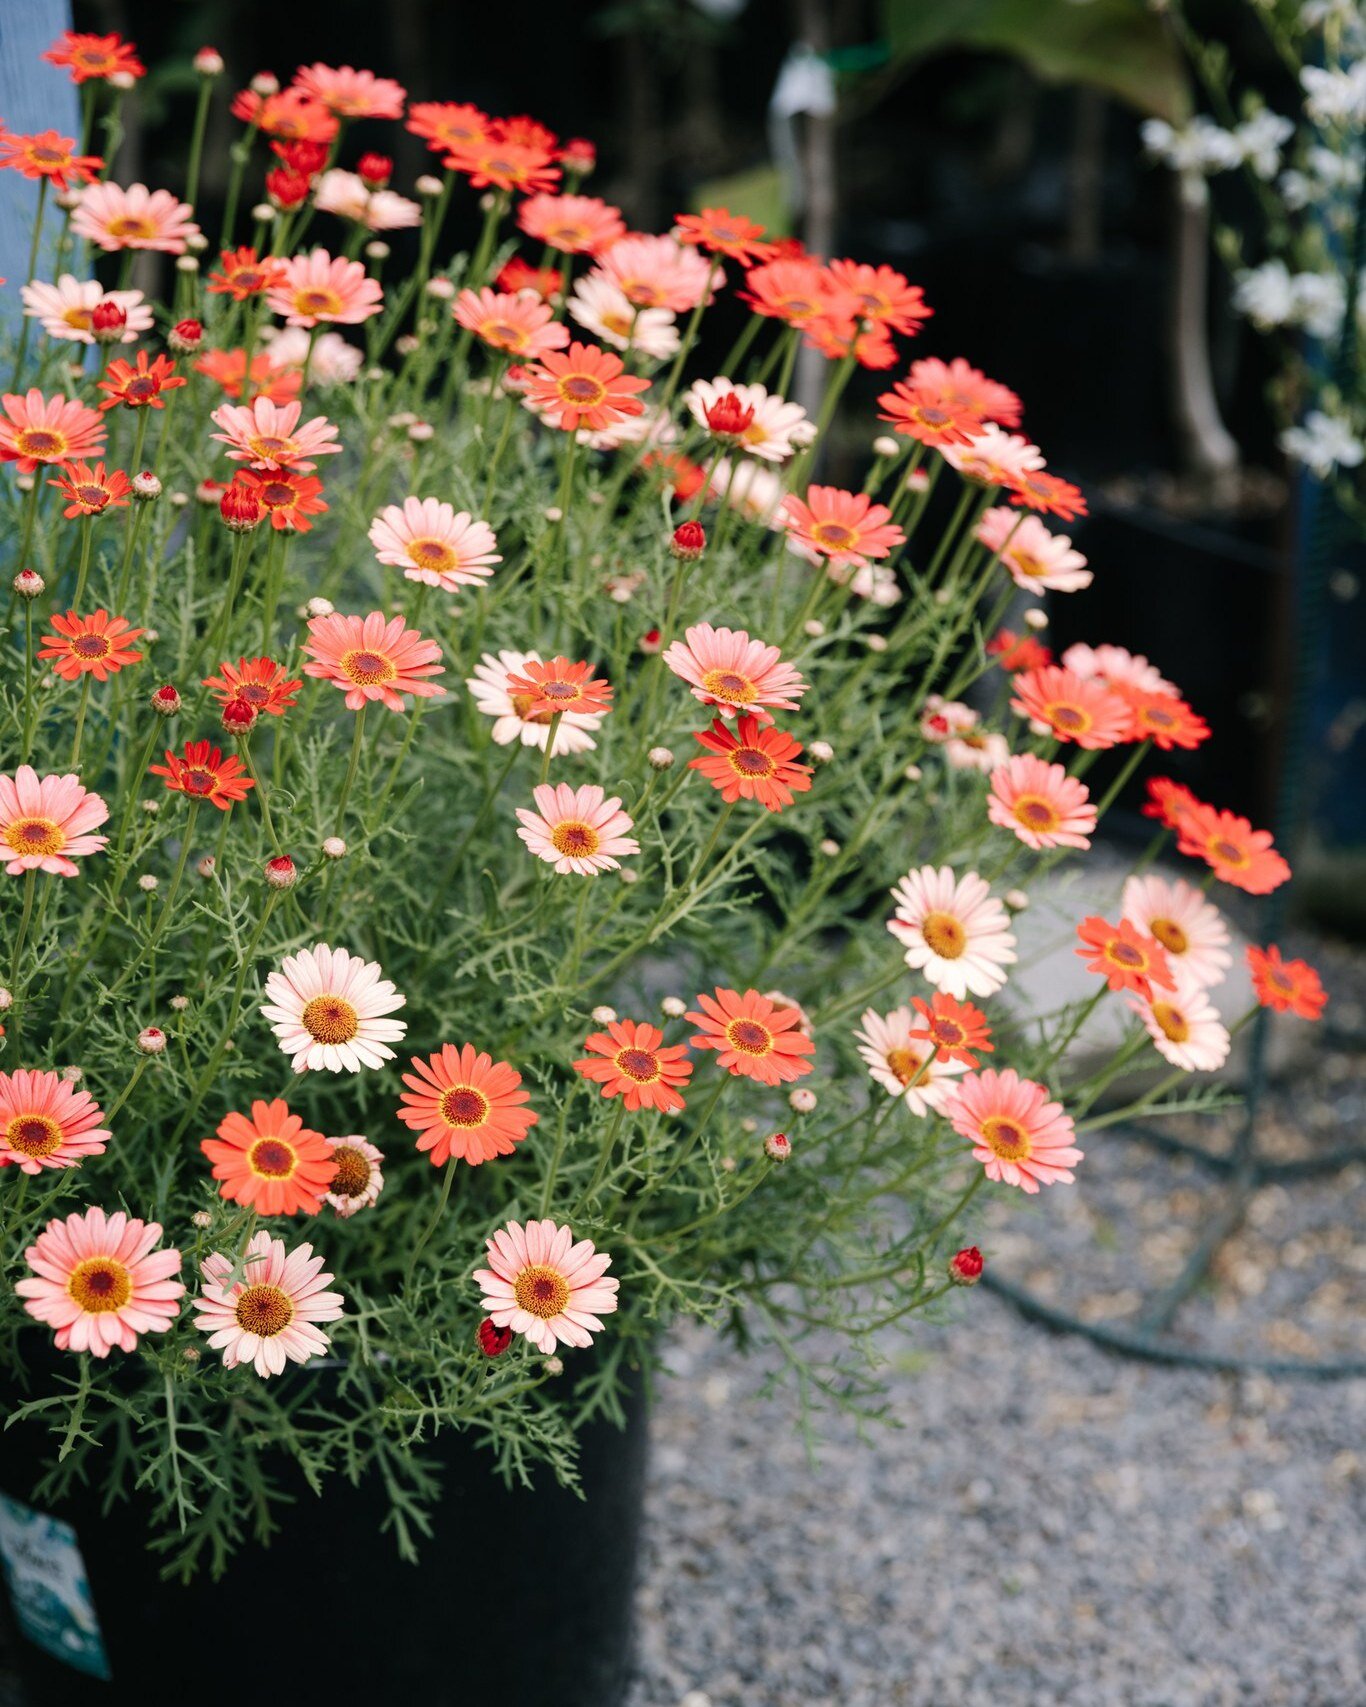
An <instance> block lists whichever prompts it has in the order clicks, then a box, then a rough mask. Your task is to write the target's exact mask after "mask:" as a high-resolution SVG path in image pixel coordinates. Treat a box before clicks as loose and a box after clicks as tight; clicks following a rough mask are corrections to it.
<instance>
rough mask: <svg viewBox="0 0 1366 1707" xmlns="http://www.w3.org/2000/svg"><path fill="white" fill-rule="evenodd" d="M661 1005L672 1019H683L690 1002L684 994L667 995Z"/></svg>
mask: <svg viewBox="0 0 1366 1707" xmlns="http://www.w3.org/2000/svg"><path fill="white" fill-rule="evenodd" d="M659 1005H660V1007H661V1009H662V1010H663V1011H664V1012H665V1013H666V1014H667V1015H668V1016H669V1018H670V1019H682V1018H683V1015H684V1014H685V1013H687V1011H688V1004H687V1003H686V1002H685V1001H684V1000H683V998H682V996H665V998H664V1000H663V1001H662V1002H661V1003H660V1004H659Z"/></svg>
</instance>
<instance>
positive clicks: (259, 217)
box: [251, 202, 275, 225]
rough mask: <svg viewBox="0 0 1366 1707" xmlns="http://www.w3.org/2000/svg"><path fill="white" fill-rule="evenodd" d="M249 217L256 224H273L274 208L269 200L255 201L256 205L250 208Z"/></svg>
mask: <svg viewBox="0 0 1366 1707" xmlns="http://www.w3.org/2000/svg"><path fill="white" fill-rule="evenodd" d="M251 217H252V218H253V219H254V220H255V221H256V223H257V224H258V225H274V223H275V209H274V208H273V207H272V206H271V205H270V203H269V202H257V204H256V206H255V207H254V208H253V209H252V210H251Z"/></svg>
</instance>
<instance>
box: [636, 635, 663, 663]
mask: <svg viewBox="0 0 1366 1707" xmlns="http://www.w3.org/2000/svg"><path fill="white" fill-rule="evenodd" d="M639 645H640V650H641V651H642V652H643V653H644V654H645V655H646V657H647V658H648V657H653V656H654V654H655V653H656V652H658V650H659V647H660V638H659V630H658V629H657V628H647V629H646V631H645V633H644V634H642V635H641V637H640V642H639Z"/></svg>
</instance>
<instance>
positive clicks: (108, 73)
mask: <svg viewBox="0 0 1366 1707" xmlns="http://www.w3.org/2000/svg"><path fill="white" fill-rule="evenodd" d="M39 57H40V58H41V59H42V60H43V61H44V62H45V63H46V64H48V65H64V66H65V67H66V68H67V70H68V71H69V72H70V73H71V81H72V82H73V83H88V82H89V81H90V80H91V79H92V78H97V79H100V80H102V81H104V82H107V81H108V80H109V79H110V78H111V77H114V76H123V77H145V76H146V75H147V67H146V66H145V65H144V64H143V63H142V61H141V60H140V59H139V58H138V56H137V53H136V52H135V51H134V48H133V44H132V43H131V42H126V41H124V39H123V37H122V36H119V35H108V36H99V35H91V34H89V33H87V32H86V31H84V30H63V31H62V33H61V35H59V36H58V37H57V39H56V41H55V42H53V44H52V46H51V47H49V48H47V49H45V50H44V52H43V53H42V54H40V55H39Z"/></svg>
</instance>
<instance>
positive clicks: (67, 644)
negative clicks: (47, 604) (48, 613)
mask: <svg viewBox="0 0 1366 1707" xmlns="http://www.w3.org/2000/svg"><path fill="white" fill-rule="evenodd" d="M52 626H53V628H55V629H56V631H57V632H56V633H55V634H45V635H44V636H43V638H42V643H41V644H40V645H39V647H38V658H39V661H40V662H42V663H51V664H52V668H53V671H54V672H55V673H56V674H57V675H59V676H61V677H62V679H63V680H64V681H68V682H74V681H75V680H76V678H77V677H78V676H83V675H91V676H94V678H95V680H96V681H97V682H104V681H108V679H109V677H110V676H112V675H117V673H118V672H119V671H120V670H122V669H123V668H124V667H125V666H126V665H128V664H137V663H140V662H141V661H142V653H141V652H135V651H133V649H132V643H133V641H135V640H136V639H137V638H138V637H139V636H140V635H141V634H142V633H143V632H144V630H142V629H141V628H130V627H129V625H128V623H127V621H126V619H125V618H123V617H121V616H110V614H109V612H108V611H107V610H97V611H95V612H94V614H93V615H91V616H77V615H76V613H75V611H74V610H69V611H67V613H66V615H65V616H63V615H62V613H61V612H60V611H54V612H53V614H52Z"/></svg>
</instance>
